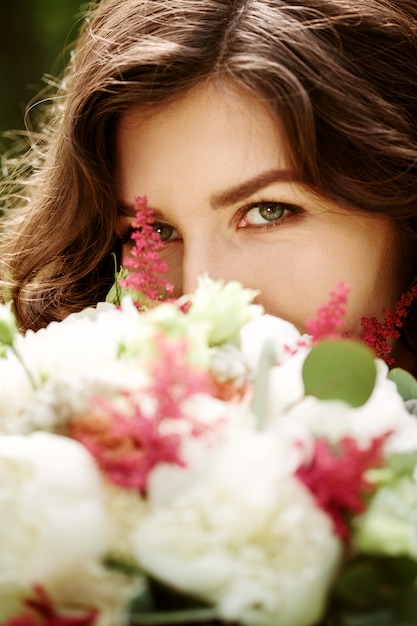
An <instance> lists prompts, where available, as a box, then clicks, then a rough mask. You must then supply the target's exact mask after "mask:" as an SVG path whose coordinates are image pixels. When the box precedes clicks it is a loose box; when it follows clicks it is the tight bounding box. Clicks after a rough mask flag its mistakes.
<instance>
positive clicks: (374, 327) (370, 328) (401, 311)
mask: <svg viewBox="0 0 417 626" xmlns="http://www.w3.org/2000/svg"><path fill="white" fill-rule="evenodd" d="M416 298H417V284H416V285H414V286H413V287H411V289H410V290H409V291H407V292H406V293H403V294H402V296H401V298H400V299H399V301H398V304H397V307H396V309H395V311H394V312H393V311H388V310H386V309H384V311H383V319H382V320H381V321H380V322H378V320H377V319H376V317H370V318H368V317H363V318H362V319H361V324H362V328H363V331H362V334H361V339H362V341H363V342H364V343H366V344H367V345H368V346H369V347H370V348H371V349H372V350H373V351H374V352H375V354H376V356H377V357H379V358H380V359H383V360H384V361H385V362H386V363H387V365H393V364H394V359H393V357H392V356H391V352H392V346H391V345H390V344H389V340H390V339H399V338H400V336H401V328H402V327H403V326H404V320H405V318H406V317H407V315H408V313H409V311H410V307H411V305H412V304H413V302H414V300H415V299H416Z"/></svg>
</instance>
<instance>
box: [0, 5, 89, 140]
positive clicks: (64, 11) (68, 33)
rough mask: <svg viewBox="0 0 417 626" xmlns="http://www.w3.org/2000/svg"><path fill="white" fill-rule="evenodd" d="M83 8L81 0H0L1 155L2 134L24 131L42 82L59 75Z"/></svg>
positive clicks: (4, 136) (3, 137)
mask: <svg viewBox="0 0 417 626" xmlns="http://www.w3.org/2000/svg"><path fill="white" fill-rule="evenodd" d="M85 9H86V2H85V0H0V151H1V150H2V149H3V150H5V149H6V147H7V146H8V143H9V142H10V139H8V138H7V135H5V133H6V131H10V130H22V129H23V128H24V112H25V108H26V106H27V105H28V103H29V102H31V101H32V100H33V99H36V97H37V94H39V92H40V91H41V90H42V89H43V88H44V87H45V86H46V84H47V83H46V82H45V78H44V77H45V76H46V77H56V76H58V75H59V74H60V73H61V72H62V69H63V67H64V64H65V63H66V62H67V61H68V47H69V46H70V44H71V42H73V40H74V39H75V37H76V35H77V33H78V30H79V21H80V17H81V16H82V14H83V12H84V11H85ZM47 80H48V78H47Z"/></svg>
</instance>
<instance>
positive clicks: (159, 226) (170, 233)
mask: <svg viewBox="0 0 417 626" xmlns="http://www.w3.org/2000/svg"><path fill="white" fill-rule="evenodd" d="M153 229H154V231H155V232H157V233H158V235H159V236H160V238H161V239H162V241H164V242H168V241H174V240H176V239H179V233H178V231H177V230H176V228H173V227H172V226H169V225H168V224H163V223H162V222H155V223H154V225H153Z"/></svg>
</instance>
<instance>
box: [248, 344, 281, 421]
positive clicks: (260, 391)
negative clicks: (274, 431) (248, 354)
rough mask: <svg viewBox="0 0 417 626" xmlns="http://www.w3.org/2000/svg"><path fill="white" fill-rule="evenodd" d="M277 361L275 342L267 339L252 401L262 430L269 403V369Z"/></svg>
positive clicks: (253, 410) (260, 359) (263, 347)
mask: <svg viewBox="0 0 417 626" xmlns="http://www.w3.org/2000/svg"><path fill="white" fill-rule="evenodd" d="M276 361H277V355H276V351H275V346H274V342H273V341H272V340H271V339H268V340H266V341H265V343H264V344H263V346H262V350H261V355H260V357H259V364H258V371H257V374H256V379H255V389H254V392H253V398H252V403H251V409H252V412H253V413H254V415H255V417H256V418H257V420H258V428H259V430H262V428H263V426H264V424H265V418H266V409H267V403H268V386H269V371H270V369H271V367H272V366H273V365H275V363H276Z"/></svg>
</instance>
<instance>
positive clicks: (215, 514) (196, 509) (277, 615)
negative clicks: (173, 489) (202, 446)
mask: <svg viewBox="0 0 417 626" xmlns="http://www.w3.org/2000/svg"><path fill="white" fill-rule="evenodd" d="M296 444H297V439H296V438H295V439H294V437H293V434H291V433H288V432H287V433H285V431H284V430H281V431H279V430H278V429H277V431H274V432H268V433H257V432H252V433H251V432H249V431H245V430H242V431H240V432H239V431H235V432H234V434H233V436H231V437H230V440H229V441H228V442H226V445H224V447H222V449H221V450H220V451H217V452H216V451H215V450H214V451H212V458H213V462H212V464H211V466H210V464H209V465H208V471H207V472H204V471H200V474H199V475H198V474H197V475H196V476H195V478H196V480H195V482H194V483H193V484H192V485H191V486H189V487H188V489H187V488H185V489H184V488H183V489H182V491H181V492H180V493H177V496H176V497H175V498H173V499H172V500H171V502H169V503H167V505H166V506H158V507H157V508H156V509H155V510H154V512H153V513H151V514H150V515H149V517H148V518H147V519H146V520H145V521H144V522H143V523H142V524H141V525H140V526H139V528H138V531H137V533H136V537H135V543H136V554H137V557H138V560H139V563H140V565H141V566H142V567H144V568H145V570H147V571H149V572H150V573H151V574H152V575H154V576H155V577H156V578H159V579H160V580H162V581H164V582H166V583H168V584H170V585H173V586H174V587H176V588H177V589H179V590H182V591H183V592H185V593H189V594H192V595H195V596H197V597H199V598H201V599H202V600H205V601H207V602H209V603H212V604H214V605H216V606H217V610H218V612H219V615H220V616H221V617H222V618H223V619H225V620H229V621H238V622H241V623H242V624H248V625H251V624H253V625H259V626H268V625H271V626H272V625H276V626H307V625H311V624H314V623H316V621H317V620H318V619H319V618H320V617H321V615H322V612H323V610H324V606H325V601H326V597H327V593H328V590H329V587H330V584H331V581H332V578H333V576H334V574H335V570H336V568H337V565H338V562H339V558H340V544H339V541H338V539H337V538H336V537H335V535H334V533H333V529H332V523H331V521H330V519H329V518H328V517H327V516H326V515H325V514H324V513H323V512H322V511H321V510H319V509H318V508H317V507H316V505H315V503H314V500H313V498H312V496H311V495H310V493H309V492H308V491H307V490H306V489H305V488H304V487H303V486H302V485H301V483H299V481H298V480H297V479H295V478H293V476H292V472H293V471H294V469H295V468H296V467H297V466H298V464H299V462H300V456H301V455H302V453H303V452H302V446H299V445H296ZM176 471H178V468H177V469H176ZM183 471H184V472H186V471H187V470H183ZM166 478H167V473H165V474H164V475H162V474H161V475H160V476H159V479H160V481H161V482H163V483H166ZM165 487H166V484H165V485H164V488H165ZM183 487H184V485H183ZM150 489H151V491H152V490H157V489H158V485H157V484H156V483H155V482H153V484H152V482H151V486H150ZM156 499H157V500H158V498H156ZM159 504H160V501H159ZM301 599H302V601H301Z"/></svg>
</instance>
